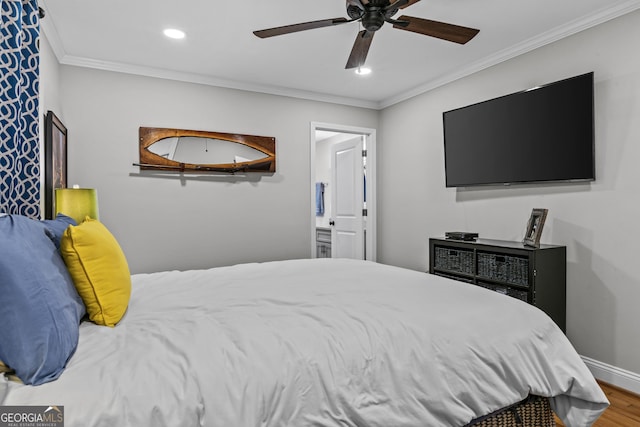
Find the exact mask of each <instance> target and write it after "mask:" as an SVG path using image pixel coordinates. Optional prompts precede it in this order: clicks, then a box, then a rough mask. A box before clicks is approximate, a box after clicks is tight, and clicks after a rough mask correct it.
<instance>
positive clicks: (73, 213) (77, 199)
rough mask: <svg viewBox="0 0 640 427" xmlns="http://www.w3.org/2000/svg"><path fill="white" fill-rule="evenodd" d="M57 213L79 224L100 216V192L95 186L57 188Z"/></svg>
mask: <svg viewBox="0 0 640 427" xmlns="http://www.w3.org/2000/svg"><path fill="white" fill-rule="evenodd" d="M55 208H56V209H55V210H56V215H57V214H59V213H61V214H64V215H66V216H69V217H71V218H73V219H74V220H75V221H76V222H77V223H78V224H80V223H82V221H84V219H85V218H86V217H90V218H93V219H100V218H99V217H98V192H97V191H96V190H95V189H93V188H56V205H55Z"/></svg>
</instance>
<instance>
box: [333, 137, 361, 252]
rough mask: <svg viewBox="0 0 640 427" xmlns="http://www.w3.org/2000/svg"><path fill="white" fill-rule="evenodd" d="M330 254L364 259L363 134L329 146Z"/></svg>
mask: <svg viewBox="0 0 640 427" xmlns="http://www.w3.org/2000/svg"><path fill="white" fill-rule="evenodd" d="M331 170H332V182H331V184H330V185H331V188H332V192H331V206H332V209H331V212H332V215H331V218H332V226H331V256H332V258H353V259H364V255H365V252H364V245H365V241H364V227H365V226H364V218H363V212H362V211H363V207H364V194H363V193H364V167H363V161H362V137H361V136H358V137H356V138H353V139H350V140H348V141H344V142H340V143H337V144H334V145H333V146H332V147H331Z"/></svg>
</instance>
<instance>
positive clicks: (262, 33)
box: [253, 18, 351, 39]
mask: <svg viewBox="0 0 640 427" xmlns="http://www.w3.org/2000/svg"><path fill="white" fill-rule="evenodd" d="M347 22H351V21H350V20H348V19H347V18H333V19H321V20H320V21H311V22H302V23H300V24H293V25H285V26H282V27H275V28H267V29H266V30H258V31H254V32H253V34H255V35H256V36H258V37H260V38H261V39H264V38H267V37H273V36H280V35H283V34H289V33H296V32H298V31H305V30H313V29H316V28H322V27H331V26H332V25H340V24H344V23H347Z"/></svg>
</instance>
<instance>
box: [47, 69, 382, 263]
mask: <svg viewBox="0 0 640 427" xmlns="http://www.w3.org/2000/svg"><path fill="white" fill-rule="evenodd" d="M60 83H61V84H60V87H61V90H60V93H61V104H62V108H61V112H60V117H61V118H62V119H63V121H64V123H65V124H66V126H67V127H68V128H69V129H70V137H69V159H68V161H69V183H70V184H79V185H80V186H82V187H92V188H96V189H97V190H98V196H99V204H100V219H101V220H102V222H104V223H105V224H106V225H107V227H108V228H109V229H110V230H111V231H112V233H113V234H114V235H115V236H116V237H117V239H118V241H119V242H120V244H121V246H122V248H123V250H124V251H125V253H126V255H127V258H128V260H129V264H130V268H131V270H132V272H134V273H138V272H151V271H158V270H165V269H189V268H205V267H215V266H220V265H228V264H234V263H239V262H252V261H266V260H276V259H286V258H305V257H309V256H310V248H311V241H310V239H311V233H310V230H311V223H310V218H311V216H310V212H309V209H310V206H311V199H310V198H311V196H312V195H311V194H310V191H309V188H310V185H311V184H310V179H311V173H310V167H309V156H310V141H309V134H310V123H311V122H312V121H317V122H326V123H337V124H348V125H354V126H362V127H369V128H375V127H377V124H378V114H379V113H378V112H377V111H374V110H368V109H362V108H355V107H346V106H337V105H332V104H327V103H322V102H315V101H306V100H300V99H293V98H286V97H280V96H273V95H264V94H257V93H251V92H245V91H239V90H233V89H224V88H216V87H210V86H202V85H197V84H191V83H183V82H175V81H169V80H162V79H156V78H146V77H140V76H133V75H128V74H122V73H114V72H108V71H98V70H91V69H85V68H79V67H72V66H62V67H61V80H60ZM140 126H158V127H170V128H182V129H195V130H209V131H217V132H233V133H244V134H252V135H263V136H273V137H275V138H276V152H277V166H276V168H277V171H276V173H275V174H273V175H254V174H251V175H247V176H237V177H229V176H219V175H208V176H193V175H185V176H180V175H179V174H175V173H172V174H164V175H161V174H157V173H156V174H154V173H140V171H139V168H138V167H135V166H132V163H134V162H138V160H139V156H138V127H140Z"/></svg>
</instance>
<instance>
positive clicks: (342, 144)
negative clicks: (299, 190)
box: [310, 123, 376, 261]
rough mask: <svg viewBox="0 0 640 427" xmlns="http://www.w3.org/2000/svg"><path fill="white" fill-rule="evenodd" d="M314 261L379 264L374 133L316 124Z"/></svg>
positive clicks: (313, 155) (312, 138)
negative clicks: (324, 258)
mask: <svg viewBox="0 0 640 427" xmlns="http://www.w3.org/2000/svg"><path fill="white" fill-rule="evenodd" d="M310 141H311V150H310V153H311V161H310V166H311V168H310V169H311V186H310V187H311V188H310V193H311V206H310V207H311V209H310V211H311V236H312V249H311V254H312V255H311V256H312V257H313V258H322V257H332V258H355V259H367V260H371V261H375V260H376V247H375V242H376V238H375V235H376V209H375V207H376V204H375V200H376V199H375V197H376V193H375V153H376V146H375V142H376V139H375V129H368V128H359V127H353V126H343V125H335V124H327V123H311V135H310Z"/></svg>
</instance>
